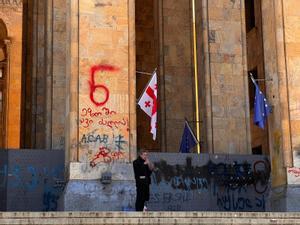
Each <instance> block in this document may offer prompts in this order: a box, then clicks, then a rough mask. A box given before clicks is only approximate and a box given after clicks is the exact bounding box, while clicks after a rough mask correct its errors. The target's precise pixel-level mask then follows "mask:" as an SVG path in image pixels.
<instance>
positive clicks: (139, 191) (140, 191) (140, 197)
mask: <svg viewBox="0 0 300 225" xmlns="http://www.w3.org/2000/svg"><path fill="white" fill-rule="evenodd" d="M146 201H149V185H148V184H144V185H138V186H137V187H136V202H135V210H136V211H143V209H144V205H145V202H146Z"/></svg>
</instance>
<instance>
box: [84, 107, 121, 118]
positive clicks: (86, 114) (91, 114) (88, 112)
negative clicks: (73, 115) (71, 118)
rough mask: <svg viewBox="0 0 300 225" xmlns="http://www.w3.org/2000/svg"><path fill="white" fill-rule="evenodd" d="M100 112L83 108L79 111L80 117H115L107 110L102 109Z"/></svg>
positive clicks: (113, 113)
mask: <svg viewBox="0 0 300 225" xmlns="http://www.w3.org/2000/svg"><path fill="white" fill-rule="evenodd" d="M101 110H102V111H103V112H100V111H96V112H95V111H93V110H92V109H91V108H83V109H82V110H81V114H80V116H82V117H100V116H102V115H115V114H117V113H116V112H115V111H112V110H110V109H109V108H106V107H103V108H102V109H101Z"/></svg>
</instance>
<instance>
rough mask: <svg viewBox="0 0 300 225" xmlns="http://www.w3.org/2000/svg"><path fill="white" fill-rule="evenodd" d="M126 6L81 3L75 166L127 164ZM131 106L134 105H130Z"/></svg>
mask: <svg viewBox="0 0 300 225" xmlns="http://www.w3.org/2000/svg"><path fill="white" fill-rule="evenodd" d="M128 10H129V6H128V4H127V2H122V3H121V1H106V3H103V4H102V3H101V4H100V3H98V1H88V2H87V1H79V5H78V13H79V15H80V16H79V27H80V29H79V36H80V38H79V46H78V47H79V143H80V146H79V154H78V155H79V162H82V163H88V164H89V165H90V167H91V168H95V167H98V164H99V163H101V162H105V163H111V162H128V160H129V154H130V153H129V146H130V145H129V139H130V137H129V136H130V135H129V133H130V129H129V127H130V124H129V123H130V98H131V97H132V98H133V99H134V101H135V98H134V95H132V93H133V90H134V87H135V86H132V84H131V83H132V82H133V80H130V79H129V78H130V75H129V69H130V68H129V55H128V54H129V53H130V50H129V30H128V23H129V21H128V19H129V18H128ZM134 106H135V105H134Z"/></svg>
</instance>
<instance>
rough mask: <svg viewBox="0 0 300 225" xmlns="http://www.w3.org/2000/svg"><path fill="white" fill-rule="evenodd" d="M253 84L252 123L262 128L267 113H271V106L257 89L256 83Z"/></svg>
mask: <svg viewBox="0 0 300 225" xmlns="http://www.w3.org/2000/svg"><path fill="white" fill-rule="evenodd" d="M254 85H255V99H254V123H255V124H256V125H257V126H259V127H260V128H262V129H264V128H265V124H266V121H267V117H268V115H269V114H270V113H271V107H270V105H269V103H268V101H267V99H266V97H265V96H264V94H263V93H262V92H261V90H260V89H259V87H258V85H257V84H256V83H255V82H254Z"/></svg>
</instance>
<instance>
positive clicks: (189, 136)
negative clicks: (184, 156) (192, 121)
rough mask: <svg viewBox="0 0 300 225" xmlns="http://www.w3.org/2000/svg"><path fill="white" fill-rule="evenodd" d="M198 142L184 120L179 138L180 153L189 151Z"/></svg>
mask: <svg viewBox="0 0 300 225" xmlns="http://www.w3.org/2000/svg"><path fill="white" fill-rule="evenodd" d="M197 144H198V141H197V138H196V137H195V135H194V133H193V131H192V129H191V128H190V126H189V124H188V122H187V121H185V125H184V130H183V134H182V138H181V144H180V150H179V152H181V153H189V152H190V149H191V148H193V147H194V146H196V145H197Z"/></svg>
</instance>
